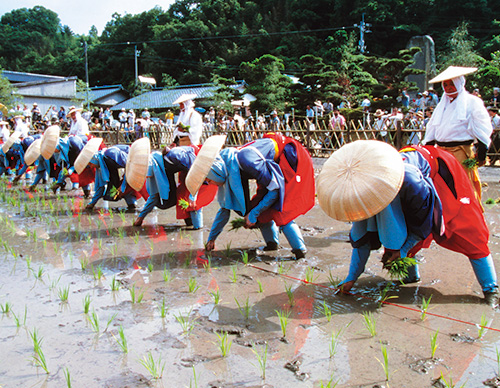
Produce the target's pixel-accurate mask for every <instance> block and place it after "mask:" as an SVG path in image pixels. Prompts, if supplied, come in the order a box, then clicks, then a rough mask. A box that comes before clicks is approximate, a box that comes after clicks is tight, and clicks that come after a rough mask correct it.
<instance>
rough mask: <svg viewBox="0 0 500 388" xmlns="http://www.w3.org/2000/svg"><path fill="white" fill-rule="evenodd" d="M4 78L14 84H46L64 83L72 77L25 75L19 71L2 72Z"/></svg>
mask: <svg viewBox="0 0 500 388" xmlns="http://www.w3.org/2000/svg"><path fill="white" fill-rule="evenodd" d="M1 73H2V76H4V77H5V78H7V79H8V80H9V81H10V82H12V83H19V82H23V83H26V82H40V81H42V82H44V81H45V82H46V81H62V80H64V79H66V78H71V77H59V76H56V75H45V74H33V73H23V72H19V71H10V70H2V71H1Z"/></svg>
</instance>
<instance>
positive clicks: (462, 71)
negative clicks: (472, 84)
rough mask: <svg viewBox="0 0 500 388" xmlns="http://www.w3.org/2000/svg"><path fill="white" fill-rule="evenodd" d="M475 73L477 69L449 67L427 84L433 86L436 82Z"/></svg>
mask: <svg viewBox="0 0 500 388" xmlns="http://www.w3.org/2000/svg"><path fill="white" fill-rule="evenodd" d="M475 71H477V67H462V66H450V67H448V68H447V69H446V70H445V71H443V72H442V73H439V74H438V75H437V76H435V77H434V78H433V79H431V80H430V81H429V83H430V84H435V83H438V82H443V81H446V80H448V79H453V78H457V77H460V76H462V75H467V74H471V73H474V72H475Z"/></svg>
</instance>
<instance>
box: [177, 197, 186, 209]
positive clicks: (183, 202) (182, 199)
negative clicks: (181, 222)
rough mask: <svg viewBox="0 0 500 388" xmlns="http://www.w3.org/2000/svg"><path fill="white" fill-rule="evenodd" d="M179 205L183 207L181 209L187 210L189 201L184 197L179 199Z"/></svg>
mask: <svg viewBox="0 0 500 388" xmlns="http://www.w3.org/2000/svg"><path fill="white" fill-rule="evenodd" d="M178 205H179V206H180V207H181V209H183V210H186V209H187V208H188V207H189V202H188V201H186V200H185V199H184V198H181V199H179V202H178Z"/></svg>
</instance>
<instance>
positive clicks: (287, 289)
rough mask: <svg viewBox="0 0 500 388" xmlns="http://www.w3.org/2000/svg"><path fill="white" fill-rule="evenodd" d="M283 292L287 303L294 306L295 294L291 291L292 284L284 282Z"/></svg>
mask: <svg viewBox="0 0 500 388" xmlns="http://www.w3.org/2000/svg"><path fill="white" fill-rule="evenodd" d="M285 292H286V295H287V296H288V304H289V305H290V307H293V306H295V295H294V293H293V291H292V286H291V285H290V286H288V284H286V283H285Z"/></svg>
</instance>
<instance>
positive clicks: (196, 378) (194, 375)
mask: <svg viewBox="0 0 500 388" xmlns="http://www.w3.org/2000/svg"><path fill="white" fill-rule="evenodd" d="M188 127H189V126H188ZM192 369H193V380H194V381H193V380H191V379H190V380H189V388H198V377H197V376H196V369H194V365H193V366H192ZM193 383H194V385H193Z"/></svg>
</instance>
